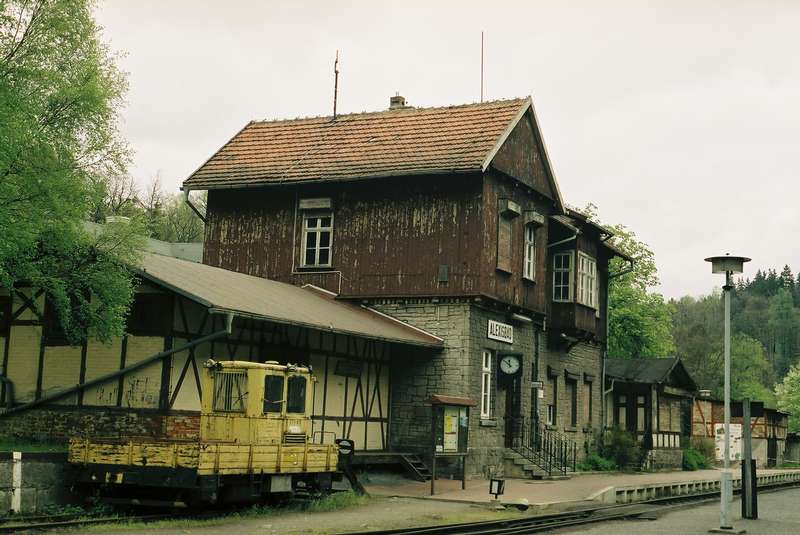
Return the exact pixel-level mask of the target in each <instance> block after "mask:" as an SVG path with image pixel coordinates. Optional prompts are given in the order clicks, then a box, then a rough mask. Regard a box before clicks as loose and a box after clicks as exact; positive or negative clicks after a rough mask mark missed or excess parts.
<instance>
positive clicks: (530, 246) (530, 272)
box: [522, 224, 536, 280]
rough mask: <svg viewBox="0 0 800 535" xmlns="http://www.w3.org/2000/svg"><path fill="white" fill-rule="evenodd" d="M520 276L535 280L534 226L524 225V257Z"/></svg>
mask: <svg viewBox="0 0 800 535" xmlns="http://www.w3.org/2000/svg"><path fill="white" fill-rule="evenodd" d="M522 276H523V277H524V278H526V279H528V280H536V226H535V225H532V224H528V225H525V255H524V260H523V264H522Z"/></svg>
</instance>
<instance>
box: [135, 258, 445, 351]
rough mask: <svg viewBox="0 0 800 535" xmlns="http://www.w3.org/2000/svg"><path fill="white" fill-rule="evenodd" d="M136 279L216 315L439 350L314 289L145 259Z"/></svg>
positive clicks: (433, 339) (432, 340)
mask: <svg viewBox="0 0 800 535" xmlns="http://www.w3.org/2000/svg"><path fill="white" fill-rule="evenodd" d="M136 271H137V272H138V274H139V275H140V276H142V277H143V278H145V279H148V280H150V281H152V282H154V283H156V284H158V285H160V286H163V287H165V288H167V289H170V290H172V291H174V292H176V293H178V294H180V295H183V296H184V297H186V298H188V299H191V300H192V301H195V302H197V303H199V304H201V305H203V306H205V307H208V308H209V309H210V311H211V312H215V313H221V314H225V313H232V314H233V315H235V316H242V317H248V318H254V319H260V320H264V321H270V322H274V323H282V324H287V325H296V326H299V327H307V328H310V329H316V330H320V331H329V332H337V333H343V334H351V335H355V336H360V337H363V338H371V339H376V340H383V341H387V342H395V343H400V344H410V345H416V346H423V347H430V348H440V347H443V341H442V339H441V338H439V337H437V336H434V335H432V334H430V333H427V332H425V331H423V330H421V329H417V328H416V327H413V326H411V325H409V324H407V323H404V322H402V321H400V320H397V319H394V318H392V317H390V316H387V315H385V314H382V313H380V312H378V311H376V310H373V309H371V308H367V307H364V306H359V305H355V304H351V303H349V302H345V301H339V300H337V299H336V296H335V295H334V294H332V293H330V292H328V291H326V290H322V289H321V288H317V287H315V286H310V285H307V286H304V287H302V288H301V287H298V286H293V285H291V284H286V283H283V282H277V281H272V280H268V279H262V278H260V277H253V276H251V275H245V274H243V273H237V272H235V271H229V270H227V269H222V268H218V267H214V266H208V265H205V264H199V263H196V262H190V261H187V260H181V259H178V258H173V257H169V256H163V255H159V254H154V253H144V255H143V259H142V264H141V267H140V268H138V269H136Z"/></svg>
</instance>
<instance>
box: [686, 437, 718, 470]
mask: <svg viewBox="0 0 800 535" xmlns="http://www.w3.org/2000/svg"><path fill="white" fill-rule="evenodd" d="M688 447H689V448H692V449H693V450H696V451H699V452H700V453H702V454H703V457H705V458H706V462H707V463H708V466H713V465H714V461H715V460H716V458H717V453H716V451H715V449H714V439H709V438H700V437H692V438H691V439H690V440H689V446H688Z"/></svg>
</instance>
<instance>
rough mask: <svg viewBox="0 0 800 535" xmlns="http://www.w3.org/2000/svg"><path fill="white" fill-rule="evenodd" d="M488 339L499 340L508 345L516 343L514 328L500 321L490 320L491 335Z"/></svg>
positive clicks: (488, 335) (489, 334)
mask: <svg viewBox="0 0 800 535" xmlns="http://www.w3.org/2000/svg"><path fill="white" fill-rule="evenodd" d="M487 337H488V338H491V339H492V340H499V341H500V342H505V343H507V344H513V343H514V327H513V326H512V325H509V324H507V323H500V322H499V321H494V320H489V333H488V334H487Z"/></svg>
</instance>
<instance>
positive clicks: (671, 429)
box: [606, 357, 697, 468]
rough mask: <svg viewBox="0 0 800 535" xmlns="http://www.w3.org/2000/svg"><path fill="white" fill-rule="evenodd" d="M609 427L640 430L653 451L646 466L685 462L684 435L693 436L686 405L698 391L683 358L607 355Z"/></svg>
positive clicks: (636, 432) (638, 433) (643, 441)
mask: <svg viewBox="0 0 800 535" xmlns="http://www.w3.org/2000/svg"><path fill="white" fill-rule="evenodd" d="M606 386H607V389H608V395H607V397H606V427H607V428H609V429H610V428H613V427H618V428H621V429H624V430H626V431H628V432H629V433H631V434H634V435H635V436H636V437H637V439H638V440H639V442H640V444H641V445H642V447H643V448H644V449H645V451H646V452H647V454H646V458H645V460H644V463H643V464H644V465H645V466H648V467H651V468H665V467H680V466H681V464H682V461H683V455H682V449H681V447H682V446H684V445H685V444H682V442H681V437H682V436H683V437H686V436H688V435H689V419H688V414H687V411H686V410H685V409H684V406H686V405H687V404H688V403H691V402H692V400H693V399H694V397H695V396H696V394H697V385H696V384H695V382H694V380H693V379H692V377H691V376H690V375H689V372H688V371H686V368H685V367H684V366H683V363H682V362H681V360H680V359H679V358H674V357H673V358H638V359H607V360H606Z"/></svg>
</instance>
